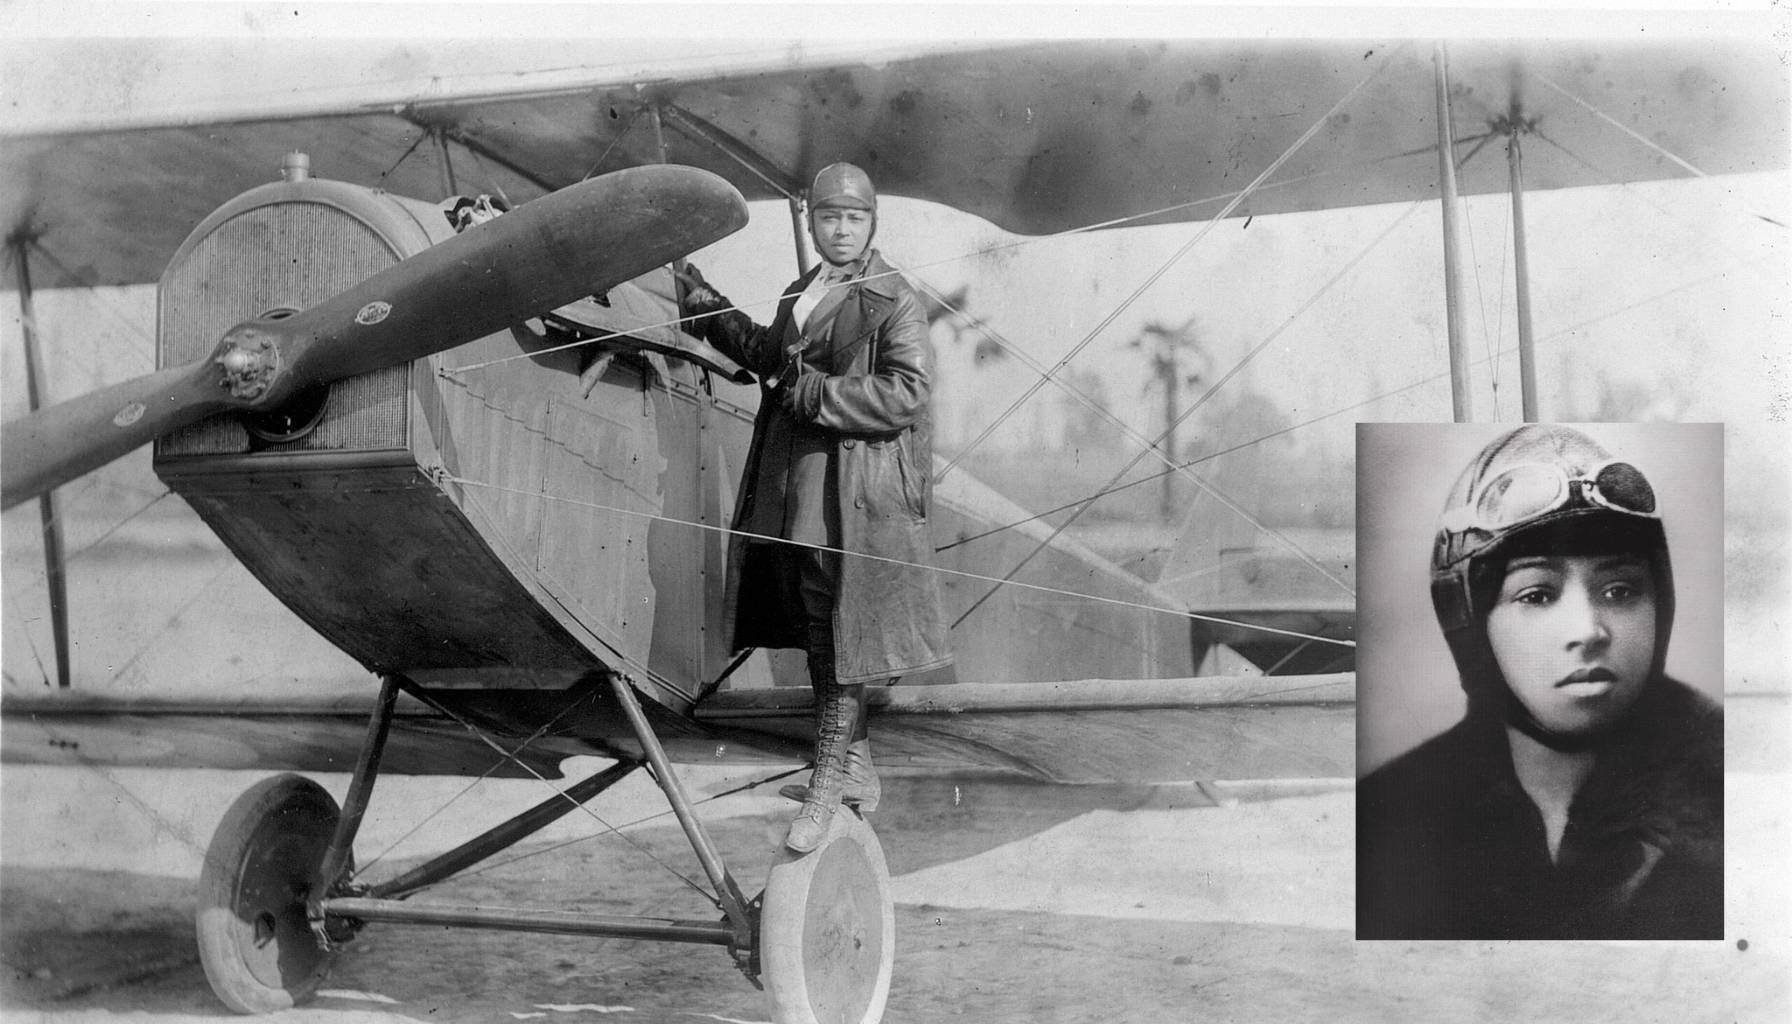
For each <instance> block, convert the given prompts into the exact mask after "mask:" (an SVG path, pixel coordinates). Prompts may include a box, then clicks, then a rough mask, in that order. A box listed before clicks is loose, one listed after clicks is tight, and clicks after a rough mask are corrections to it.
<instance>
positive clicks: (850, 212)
mask: <svg viewBox="0 0 1792 1024" xmlns="http://www.w3.org/2000/svg"><path fill="white" fill-rule="evenodd" d="M874 216H875V215H874V214H873V213H872V212H871V211H870V210H856V209H850V208H842V207H838V206H826V207H823V208H821V209H819V210H816V211H815V213H814V214H813V215H811V219H810V231H811V232H813V233H814V235H815V247H816V248H817V249H819V250H821V255H822V258H823V259H825V260H827V261H828V262H829V263H832V264H834V265H836V266H838V265H840V264H842V263H851V262H852V261H853V260H856V259H858V258H859V257H860V256H863V255H864V254H865V247H866V246H867V245H870V244H871V225H872V223H873V218H874Z"/></svg>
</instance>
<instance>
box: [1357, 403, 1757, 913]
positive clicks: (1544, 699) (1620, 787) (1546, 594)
mask: <svg viewBox="0 0 1792 1024" xmlns="http://www.w3.org/2000/svg"><path fill="white" fill-rule="evenodd" d="M1357 556H1358V559H1359V561H1360V566H1359V576H1358V579H1359V589H1358V595H1357V601H1358V605H1357V607H1358V629H1359V633H1358V637H1359V639H1358V650H1357V666H1358V673H1357V685H1358V707H1357V722H1358V725H1357V770H1358V776H1359V777H1358V783H1357V889H1356V900H1357V931H1356V935H1357V938H1359V939H1587V938H1598V939H1716V938H1721V937H1722V933H1723V810H1724V808H1723V795H1724V779H1723V735H1724V730H1723V710H1722V704H1721V700H1722V689H1723V607H1722V601H1723V428H1722V425H1721V424H1680V423H1650V424H1590V425H1585V426H1567V425H1561V424H1527V425H1525V426H1521V427H1517V428H1513V427H1511V426H1509V425H1506V426H1501V425H1489V424H1363V425H1361V426H1359V427H1358V431H1357Z"/></svg>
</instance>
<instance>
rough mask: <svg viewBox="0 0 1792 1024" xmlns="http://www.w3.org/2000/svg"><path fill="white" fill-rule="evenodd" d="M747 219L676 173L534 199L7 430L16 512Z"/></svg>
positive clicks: (670, 254) (637, 170)
mask: <svg viewBox="0 0 1792 1024" xmlns="http://www.w3.org/2000/svg"><path fill="white" fill-rule="evenodd" d="M746 222H747V210H746V203H745V202H744V201H743V200H742V199H741V196H740V193H739V192H737V191H735V189H734V187H733V186H732V185H730V184H728V183H727V182H726V181H724V180H723V179H722V178H720V177H718V176H716V175H714V174H711V173H709V172H708V171H702V170H698V169H696V168H693V167H681V166H677V165H671V164H658V165H653V166H647V167H634V168H629V169H628V170H623V171H617V172H615V173H613V174H606V175H604V176H603V177H601V178H593V179H591V180H589V181H584V182H581V183H579V184H577V185H573V186H571V187H568V188H564V189H561V190H560V191H558V192H555V193H552V194H550V195H546V196H543V197H541V198H540V199H536V200H533V201H531V202H528V203H524V204H523V205H521V206H519V207H517V208H516V209H514V210H512V211H510V212H509V213H507V214H505V215H504V216H502V217H498V218H495V219H493V220H490V221H487V222H486V223H484V224H480V225H478V226H476V227H473V228H469V229H468V230H466V231H464V232H462V233H461V234H458V235H456V236H454V237H453V238H450V239H447V240H446V241H443V242H442V243H440V244H439V245H435V246H432V247H430V248H429V249H426V250H424V251H423V252H420V253H418V254H416V255H415V256H412V257H410V258H408V259H405V260H402V261H400V262H399V263H397V264H396V265H394V266H392V267H390V268H388V269H386V270H383V271H381V272H380V273H378V274H375V275H374V276H373V277H370V278H368V279H367V280H366V281H363V282H361V283H360V284H358V285H356V286H355V287H353V288H350V289H349V290H348V291H346V292H343V293H342V294H340V295H337V296H335V297H334V298H331V299H328V300H325V301H324V302H322V303H320V304H319V305H316V306H313V307H311V308H310V309H307V310H305V311H304V312H302V313H298V314H296V315H293V316H290V317H287V318H285V319H282V320H253V321H249V322H247V323H243V324H239V325H237V326H236V327H233V328H231V329H230V331H229V332H227V333H226V334H225V336H224V338H223V340H222V341H220V342H219V343H218V347H217V349H216V350H215V351H214V352H213V353H212V354H211V355H210V356H208V357H206V358H205V359H203V360H200V361H198V362H194V363H189V364H186V365H184V366H175V367H169V368H166V369H163V370H160V371H157V372H156V373H153V374H150V375H148V376H145V377H139V378H137V379H136V380H132V381H127V382H125V383H123V384H117V385H114V386H112V387H109V388H105V389H103V390H100V391H96V392H93V393H92V394H89V395H85V396H83V397H81V398H77V399H74V400H73V401H70V402H64V403H61V404H59V405H55V406H52V407H50V408H48V409H44V410H41V411H39V412H35V413H32V414H30V415H28V416H24V417H21V418H19V419H17V420H13V421H12V422H9V423H7V424H6V425H5V430H4V433H3V435H0V508H11V507H12V506H14V505H16V504H18V503H19V502H21V501H24V500H26V499H28V498H32V497H35V496H37V495H39V494H42V493H43V492H44V491H47V490H49V489H51V488H53V487H56V486H58V485H60V484H63V483H66V482H67V481H69V480H72V479H74V478H75V477H77V476H80V475H81V474H82V473H86V472H88V471H90V470H92V469H95V468H97V467H98V466H101V465H104V464H105V463H107V462H110V461H111V460H113V459H115V458H117V457H119V456H120V455H123V454H125V453H126V452H128V451H130V450H132V449H133V448H136V447H137V446H138V445H141V444H144V443H146V442H148V441H150V440H152V439H154V438H155V437H157V436H158V435H160V434H163V433H165V432H167V431H170V430H174V429H176V428H179V427H182V426H186V425H187V424H189V423H193V422H195V421H197V420H200V419H203V418H204V417H206V416H209V415H212V414H214V413H218V412H222V411H225V410H227V409H256V408H275V407H278V406H279V404H280V403H282V402H284V401H285V400H286V399H288V398H290V397H292V396H293V395H294V394H296V393H298V392H299V391H301V390H303V389H304V388H307V387H312V386H316V385H319V384H325V383H329V382H331V381H335V380H340V379H341V378H344V377H351V376H354V375H355V374H359V373H366V372H368V371H370V370H377V369H380V368H382V367H386V366H393V365H397V364H400V363H407V362H410V361H412V360H415V359H421V358H423V357H424V356H427V355H430V354H432V353H435V352H440V351H443V350H445V349H450V348H454V347H455V346H457V345H463V344H466V343H467V342H469V341H472V340H474V339H476V338H482V337H484V336H486V335H488V334H492V333H494V332H497V331H500V330H503V329H504V328H506V327H509V326H510V325H512V324H516V323H520V322H522V321H523V320H526V319H528V318H529V317H531V316H535V315H537V314H539V313H543V312H546V311H547V310H551V309H555V308H558V307H560V306H563V305H566V304H567V303H569V302H571V301H573V300H574V299H577V298H580V297H581V296H584V295H589V294H592V293H596V292H603V291H606V290H608V289H609V288H611V287H614V286H615V285H617V284H620V283H622V282H623V281H627V280H630V279H631V278H635V277H639V276H640V275H641V274H644V273H646V272H647V271H649V270H651V269H653V268H654V267H657V266H661V265H663V264H666V263H670V262H671V261H672V260H674V259H677V258H678V257H681V256H684V255H686V254H688V253H690V252H692V251H694V250H696V249H700V248H702V247H703V246H705V245H708V244H709V243H711V242H713V241H715V240H717V239H719V238H722V237H724V236H726V235H728V234H731V233H732V232H734V231H737V230H739V229H740V228H741V227H742V226H743V225H745V224H746Z"/></svg>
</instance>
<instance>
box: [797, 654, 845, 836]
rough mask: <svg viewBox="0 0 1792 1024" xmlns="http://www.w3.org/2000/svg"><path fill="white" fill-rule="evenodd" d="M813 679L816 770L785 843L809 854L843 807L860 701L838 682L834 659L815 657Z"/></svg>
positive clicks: (811, 674)
mask: <svg viewBox="0 0 1792 1024" xmlns="http://www.w3.org/2000/svg"><path fill="white" fill-rule="evenodd" d="M809 678H810V682H811V684H812V685H813V686H814V687H815V704H816V722H815V771H814V772H813V773H811V774H810V776H809V789H808V792H807V793H805V794H804V799H803V809H802V810H800V811H798V812H797V814H796V818H795V820H793V821H792V822H791V823H790V835H789V836H787V837H785V839H784V845H785V846H788V847H790V848H791V849H792V850H795V851H796V852H798V853H808V852H809V851H810V850H813V849H815V848H816V847H817V846H820V845H821V841H822V840H823V839H825V838H827V834H828V825H829V824H830V823H831V822H833V820H834V811H835V810H837V809H838V808H839V806H840V795H841V790H842V789H843V788H844V787H845V785H846V748H847V746H848V745H849V744H850V743H851V742H852V733H853V719H854V717H855V712H856V711H857V703H856V702H855V701H854V700H853V698H852V695H851V694H849V693H848V692H847V687H844V686H841V685H840V684H839V683H837V682H835V681H834V665H833V658H832V657H831V656H830V657H829V658H827V659H826V660H825V662H823V660H822V659H818V658H811V659H810V662H809Z"/></svg>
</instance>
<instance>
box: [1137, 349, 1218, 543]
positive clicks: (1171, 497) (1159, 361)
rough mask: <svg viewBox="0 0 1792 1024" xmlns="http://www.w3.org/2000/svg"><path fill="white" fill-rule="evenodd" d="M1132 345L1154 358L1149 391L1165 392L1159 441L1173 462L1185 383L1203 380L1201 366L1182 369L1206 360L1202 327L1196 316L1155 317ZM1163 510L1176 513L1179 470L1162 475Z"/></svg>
mask: <svg viewBox="0 0 1792 1024" xmlns="http://www.w3.org/2000/svg"><path fill="white" fill-rule="evenodd" d="M1130 346H1131V347H1132V348H1136V349H1139V350H1141V351H1144V352H1147V353H1149V355H1150V358H1151V375H1152V380H1151V381H1150V382H1149V383H1147V384H1146V385H1145V390H1146V391H1147V392H1149V391H1150V390H1151V389H1152V388H1153V387H1156V388H1159V389H1161V390H1162V391H1163V394H1164V438H1163V441H1162V443H1161V445H1160V447H1161V448H1162V449H1163V453H1164V457H1165V458H1166V459H1168V460H1169V461H1170V462H1171V463H1174V462H1175V461H1176V426H1175V424H1176V417H1178V416H1180V415H1181V414H1182V413H1181V408H1182V386H1183V385H1184V384H1188V385H1193V384H1196V383H1199V382H1200V380H1201V371H1200V370H1199V369H1195V370H1190V371H1188V372H1187V373H1184V372H1183V366H1184V365H1185V364H1187V363H1194V364H1196V365H1197V366H1198V365H1200V364H1203V363H1205V362H1206V361H1207V354H1206V353H1205V352H1204V351H1203V350H1202V348H1201V339H1200V331H1199V330H1198V329H1197V328H1196V326H1195V317H1192V316H1191V317H1189V318H1188V319H1187V320H1185V321H1183V322H1182V324H1181V325H1180V326H1174V327H1173V326H1170V325H1169V324H1166V323H1164V322H1163V321H1160V320H1153V321H1152V322H1150V323H1148V324H1146V325H1145V326H1144V327H1143V328H1142V329H1140V331H1139V334H1138V337H1136V338H1134V339H1133V340H1132V342H1131V343H1130ZM1160 511H1161V513H1162V515H1163V518H1164V521H1166V522H1169V521H1172V520H1173V519H1174V518H1175V515H1176V474H1174V473H1168V474H1165V475H1164V477H1163V495H1162V499H1161V502H1160Z"/></svg>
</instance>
